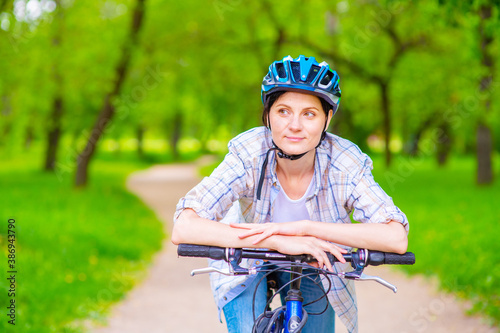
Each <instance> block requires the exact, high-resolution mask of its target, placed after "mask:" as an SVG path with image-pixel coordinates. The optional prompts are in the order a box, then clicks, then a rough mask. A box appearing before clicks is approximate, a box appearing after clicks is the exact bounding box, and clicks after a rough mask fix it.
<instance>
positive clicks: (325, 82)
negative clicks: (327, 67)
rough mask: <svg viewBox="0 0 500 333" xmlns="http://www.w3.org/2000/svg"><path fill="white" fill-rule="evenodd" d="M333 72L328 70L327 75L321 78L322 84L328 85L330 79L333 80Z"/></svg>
mask: <svg viewBox="0 0 500 333" xmlns="http://www.w3.org/2000/svg"><path fill="white" fill-rule="evenodd" d="M332 74H333V73H332V72H331V71H328V72H326V74H325V76H323V78H322V79H321V82H320V84H322V85H324V86H327V85H328V84H330V81H331V80H332V77H333V75H332Z"/></svg>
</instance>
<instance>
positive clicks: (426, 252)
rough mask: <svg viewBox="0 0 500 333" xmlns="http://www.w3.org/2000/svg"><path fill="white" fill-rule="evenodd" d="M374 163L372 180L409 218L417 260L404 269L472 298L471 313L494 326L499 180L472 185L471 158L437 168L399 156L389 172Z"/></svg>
mask: <svg viewBox="0 0 500 333" xmlns="http://www.w3.org/2000/svg"><path fill="white" fill-rule="evenodd" d="M498 159H499V156H497V159H496V160H497V162H498ZM374 163H375V169H374V175H375V179H376V180H377V181H378V182H379V183H380V185H381V186H382V187H383V188H384V189H385V190H386V191H387V192H388V194H389V195H391V196H392V197H393V199H394V201H395V203H396V205H398V206H399V207H400V208H401V209H402V210H403V211H404V212H405V213H406V215H407V216H408V219H409V221H410V233H409V251H412V252H414V253H415V255H416V258H417V261H416V264H415V265H414V266H411V267H407V268H406V269H405V270H406V271H408V272H409V273H412V274H415V273H423V274H425V275H433V276H436V275H437V276H438V277H439V281H440V286H441V287H442V288H444V289H445V290H447V291H450V292H453V293H455V294H457V295H459V296H462V297H464V298H466V299H469V300H471V301H472V302H473V304H474V306H473V308H472V311H473V312H477V313H481V314H485V315H487V316H489V317H490V318H491V319H492V320H493V321H494V322H495V323H496V324H497V325H498V324H499V323H500V311H499V309H500V298H499V295H500V284H499V281H500V266H499V265H498V263H499V262H500V243H499V242H498V235H500V224H499V223H498V221H500V212H499V210H498V209H497V207H496V205H497V203H496V199H495V198H496V197H498V193H500V184H498V182H497V183H496V184H495V185H494V186H491V187H477V186H475V181H474V177H473V175H472V173H471V170H473V169H474V160H473V159H472V158H470V157H467V158H454V159H453V160H452V161H451V162H450V163H449V165H448V166H447V167H446V168H440V169H436V166H435V164H434V162H432V161H431V160H429V159H407V158H400V159H398V160H397V161H396V163H395V165H394V166H393V168H392V169H390V170H384V169H383V168H380V166H381V165H382V163H381V161H378V159H375V162H374Z"/></svg>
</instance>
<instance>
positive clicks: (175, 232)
mask: <svg viewBox="0 0 500 333" xmlns="http://www.w3.org/2000/svg"><path fill="white" fill-rule="evenodd" d="M170 241H171V242H172V243H173V244H174V245H179V244H181V243H182V237H181V235H180V232H179V228H178V227H177V225H175V224H174V228H173V229H172V236H171V237H170Z"/></svg>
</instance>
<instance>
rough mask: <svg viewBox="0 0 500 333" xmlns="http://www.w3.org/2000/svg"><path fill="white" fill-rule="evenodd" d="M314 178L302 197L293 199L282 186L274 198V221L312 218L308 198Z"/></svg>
mask: <svg viewBox="0 0 500 333" xmlns="http://www.w3.org/2000/svg"><path fill="white" fill-rule="evenodd" d="M313 181H314V180H313V179H311V182H310V183H309V187H308V188H307V191H306V193H304V195H303V196H302V198H300V199H297V200H292V199H290V198H289V197H288V195H286V193H285V191H284V190H283V187H282V186H280V188H281V189H280V191H279V192H278V195H277V196H276V199H275V200H274V216H273V221H272V222H277V223H279V222H293V221H300V220H310V219H311V217H310V216H309V213H308V212H307V207H306V199H307V198H308V197H310V196H311V194H312V190H313V186H312V183H313Z"/></svg>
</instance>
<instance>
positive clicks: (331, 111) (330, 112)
mask: <svg viewBox="0 0 500 333" xmlns="http://www.w3.org/2000/svg"><path fill="white" fill-rule="evenodd" d="M332 117H333V109H330V110H329V111H328V116H327V119H326V127H325V131H326V130H327V129H328V126H330V121H331V120H332Z"/></svg>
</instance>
